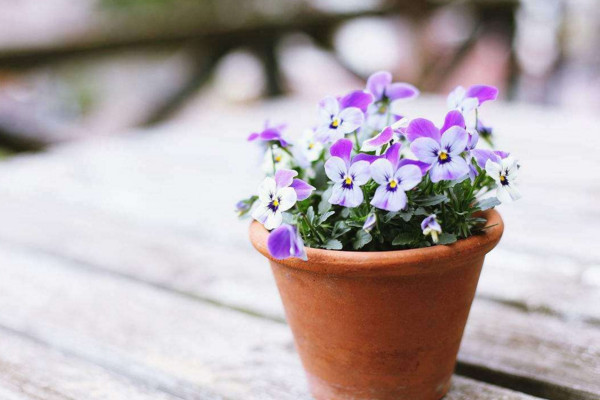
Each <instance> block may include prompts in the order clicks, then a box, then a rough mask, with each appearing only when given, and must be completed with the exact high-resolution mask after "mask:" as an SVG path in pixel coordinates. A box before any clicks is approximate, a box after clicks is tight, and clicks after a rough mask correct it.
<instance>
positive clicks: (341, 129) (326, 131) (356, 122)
mask: <svg viewBox="0 0 600 400" xmlns="http://www.w3.org/2000/svg"><path fill="white" fill-rule="evenodd" d="M364 118H365V116H364V114H363V112H362V111H361V109H360V108H358V107H346V108H342V106H340V102H339V101H338V99H336V98H335V97H332V96H328V97H325V98H324V99H323V100H321V101H320V102H319V119H320V122H319V126H318V127H317V132H316V136H315V139H316V140H318V141H320V142H322V143H328V142H334V141H336V140H338V139H341V138H343V137H344V136H345V135H347V134H349V133H352V132H354V131H355V130H357V129H358V128H360V126H361V125H362V123H363V121H364Z"/></svg>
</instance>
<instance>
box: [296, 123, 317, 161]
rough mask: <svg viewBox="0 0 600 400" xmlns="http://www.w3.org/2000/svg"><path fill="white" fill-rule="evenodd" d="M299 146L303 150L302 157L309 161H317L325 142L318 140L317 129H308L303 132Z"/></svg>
mask: <svg viewBox="0 0 600 400" xmlns="http://www.w3.org/2000/svg"><path fill="white" fill-rule="evenodd" d="M298 147H299V148H300V150H301V153H302V154H301V155H300V156H301V157H303V158H304V159H305V160H306V161H307V163H312V162H313V161H317V160H318V159H319V157H321V152H322V151H323V144H322V143H321V142H319V141H318V140H316V138H315V131H314V130H312V129H307V130H305V131H304V132H303V133H302V136H301V137H300V141H299V143H298Z"/></svg>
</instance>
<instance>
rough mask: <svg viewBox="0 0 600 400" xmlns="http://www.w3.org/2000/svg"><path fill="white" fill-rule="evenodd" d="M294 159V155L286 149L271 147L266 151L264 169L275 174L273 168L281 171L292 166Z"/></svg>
mask: <svg viewBox="0 0 600 400" xmlns="http://www.w3.org/2000/svg"><path fill="white" fill-rule="evenodd" d="M292 161H293V160H292V157H291V156H290V155H289V154H288V153H286V152H285V151H284V150H282V149H280V148H278V147H274V148H273V147H269V148H268V149H267V151H266V152H265V156H264V159H263V163H262V170H263V171H264V172H265V173H267V174H273V170H275V171H279V170H281V169H289V168H291V166H292ZM273 163H275V164H273Z"/></svg>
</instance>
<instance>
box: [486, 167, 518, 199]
mask: <svg viewBox="0 0 600 400" xmlns="http://www.w3.org/2000/svg"><path fill="white" fill-rule="evenodd" d="M485 172H486V173H487V174H488V175H489V176H491V177H492V179H494V181H496V184H497V186H498V187H497V189H496V197H498V200H500V201H501V202H502V203H508V202H511V201H515V200H518V199H520V198H521V192H519V190H518V189H517V187H516V186H515V181H516V180H517V174H518V172H519V165H518V163H517V161H516V160H514V159H512V158H511V157H508V158H504V159H502V160H501V161H500V162H494V161H492V160H491V159H489V160H487V162H486V163H485Z"/></svg>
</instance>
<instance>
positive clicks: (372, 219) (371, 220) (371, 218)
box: [362, 213, 377, 232]
mask: <svg viewBox="0 0 600 400" xmlns="http://www.w3.org/2000/svg"><path fill="white" fill-rule="evenodd" d="M376 223H377V215H375V213H371V214H369V215H368V216H367V219H366V220H365V224H364V225H363V227H362V228H363V231H365V232H371V231H372V230H373V228H374V227H375V224H376Z"/></svg>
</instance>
